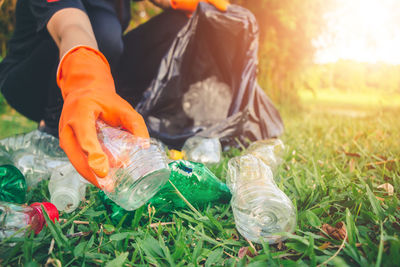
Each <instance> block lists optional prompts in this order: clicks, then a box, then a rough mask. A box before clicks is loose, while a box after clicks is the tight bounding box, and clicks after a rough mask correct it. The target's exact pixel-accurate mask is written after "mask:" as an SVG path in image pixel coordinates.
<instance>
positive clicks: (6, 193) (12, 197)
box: [0, 165, 27, 204]
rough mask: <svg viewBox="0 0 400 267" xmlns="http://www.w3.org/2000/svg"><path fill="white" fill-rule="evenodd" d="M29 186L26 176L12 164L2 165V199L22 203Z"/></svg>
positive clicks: (0, 191) (0, 198)
mask: <svg viewBox="0 0 400 267" xmlns="http://www.w3.org/2000/svg"><path fill="white" fill-rule="evenodd" d="M26 193H27V187H26V182H25V177H24V176H23V175H22V173H21V172H20V171H19V170H18V169H17V168H16V167H14V166H12V165H2V166H0V201H5V202H13V203H19V204H22V203H24V202H25V199H26Z"/></svg>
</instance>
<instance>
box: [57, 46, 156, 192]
mask: <svg viewBox="0 0 400 267" xmlns="http://www.w3.org/2000/svg"><path fill="white" fill-rule="evenodd" d="M57 83H58V86H59V87H60V88H61V92H62V96H63V98H64V106H63V110H62V113H61V118H60V123H59V138H60V146H61V148H62V149H63V150H64V151H65V153H66V154H67V156H68V158H69V160H70V161H71V163H72V165H74V167H75V168H76V170H77V171H78V172H79V173H80V174H81V175H82V176H83V177H85V178H86V179H87V180H88V181H89V182H91V183H92V184H94V185H95V186H97V187H99V185H98V183H97V179H96V177H95V175H94V174H96V175H97V176H98V177H105V176H106V175H107V173H108V170H109V163H108V158H107V156H106V154H105V153H104V151H103V150H102V149H101V146H100V143H99V141H98V139H97V132H96V120H97V118H101V119H102V120H103V121H104V122H106V123H107V124H109V125H110V126H114V127H116V126H122V127H123V128H125V129H126V130H128V131H129V132H131V133H132V134H134V135H136V136H139V137H143V138H148V137H149V134H148V132H147V128H146V124H145V123H144V120H143V118H142V116H141V115H140V114H139V113H137V112H136V111H135V110H134V109H133V108H132V106H131V105H130V104H129V103H128V102H126V101H125V100H124V99H122V98H121V97H120V96H119V95H117V93H116V92H115V86H114V80H113V78H112V76H111V71H110V66H109V65H108V62H107V59H106V58H105V57H104V55H103V54H102V53H101V52H99V51H97V50H95V49H93V48H91V47H87V46H78V47H75V48H73V49H71V50H70V51H68V52H67V53H66V54H65V55H64V57H63V58H62V59H61V61H60V65H59V67H58V71H57Z"/></svg>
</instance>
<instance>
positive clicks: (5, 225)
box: [0, 202, 59, 240]
mask: <svg viewBox="0 0 400 267" xmlns="http://www.w3.org/2000/svg"><path fill="white" fill-rule="evenodd" d="M42 205H43V207H44V209H45V210H46V212H47V215H48V216H49V218H50V220H52V221H53V222H54V221H55V220H58V219H59V215H58V211H57V209H56V207H55V206H54V205H53V204H51V203H49V202H42V203H33V204H32V205H30V206H25V205H19V204H14V203H9V202H0V240H2V239H6V238H11V237H23V236H24V234H25V232H26V231H29V230H32V231H34V232H35V234H38V233H40V231H42V229H43V226H44V225H45V224H46V220H45V218H44V215H43V211H42V208H41V206H42Z"/></svg>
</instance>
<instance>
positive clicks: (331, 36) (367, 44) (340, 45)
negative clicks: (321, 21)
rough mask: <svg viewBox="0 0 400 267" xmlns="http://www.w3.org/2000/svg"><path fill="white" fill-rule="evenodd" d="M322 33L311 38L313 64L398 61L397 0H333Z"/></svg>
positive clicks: (399, 12) (399, 7)
mask: <svg viewBox="0 0 400 267" xmlns="http://www.w3.org/2000/svg"><path fill="white" fill-rule="evenodd" d="M336 2H337V5H336V9H335V10H333V11H332V12H329V13H328V14H326V16H325V19H326V20H327V23H328V29H327V31H326V33H324V34H322V35H321V36H320V37H319V38H317V39H316V40H314V41H313V43H314V45H315V46H316V47H317V48H318V51H317V53H316V57H315V61H316V62H317V63H329V62H336V61H337V60H339V59H348V60H355V61H360V62H368V63H377V62H385V63H389V64H400V1H398V0H351V1H348V0H336Z"/></svg>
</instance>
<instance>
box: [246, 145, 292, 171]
mask: <svg viewBox="0 0 400 267" xmlns="http://www.w3.org/2000/svg"><path fill="white" fill-rule="evenodd" d="M284 151H285V145H284V144H283V142H282V140H280V139H267V140H260V141H256V142H254V143H252V144H251V145H250V146H249V147H248V148H247V150H246V154H252V155H253V156H256V157H257V158H259V159H261V160H262V161H264V163H265V164H267V166H269V167H270V168H271V170H272V173H276V170H277V169H278V167H279V165H280V164H281V163H282V157H283V153H284Z"/></svg>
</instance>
